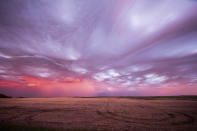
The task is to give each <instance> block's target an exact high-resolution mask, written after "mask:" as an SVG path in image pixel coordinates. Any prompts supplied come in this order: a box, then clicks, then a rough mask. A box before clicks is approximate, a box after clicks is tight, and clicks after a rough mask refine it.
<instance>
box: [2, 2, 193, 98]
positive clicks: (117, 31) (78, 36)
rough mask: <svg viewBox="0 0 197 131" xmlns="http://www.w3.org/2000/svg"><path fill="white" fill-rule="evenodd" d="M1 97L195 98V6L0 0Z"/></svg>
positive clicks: (178, 3) (157, 3)
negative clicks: (166, 96) (2, 94)
mask: <svg viewBox="0 0 197 131" xmlns="http://www.w3.org/2000/svg"><path fill="white" fill-rule="evenodd" d="M0 93H5V94H7V95H11V96H14V97H18V96H25V97H65V96H69V97H70V96H147V95H148V96H158V95H197V2H196V1H195V0H148V1H147V0H137V1H135V0H91V1H88V0H79V1H78V0H58V1H53V0H1V1H0Z"/></svg>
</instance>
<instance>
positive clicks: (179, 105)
mask: <svg viewBox="0 0 197 131" xmlns="http://www.w3.org/2000/svg"><path fill="white" fill-rule="evenodd" d="M195 100H196V99H194V98H192V99H185V100H183V99H182V100H176V99H174V98H173V99H171V98H169V99H167V98H166V99H164V100H160V99H159V98H157V99H151V100H146V99H142V98H140V99H137V98H129V99H128V98H124V99H122V98H2V99H0V130H2V129H4V130H5V129H6V130H8V129H11V130H36V131H37V130H39V131H40V130H44V131H48V130H50V131H53V130H71V131H76V130H81V131H82V130H84V131H90V130H101V131H102V130H103V131H105V130H106V131H108V130H109V131H111V130H114V131H122V130H131V131H132V130H133V131H141V130H142V131H146V130H147V131H151V130H154V131H160V130H161V131H168V130H169V131H176V130H177V131H179V130H180V131H192V130H193V131H195V130H196V129H197V101H195Z"/></svg>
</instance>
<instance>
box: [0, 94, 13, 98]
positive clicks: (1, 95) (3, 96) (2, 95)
mask: <svg viewBox="0 0 197 131" xmlns="http://www.w3.org/2000/svg"><path fill="white" fill-rule="evenodd" d="M0 98H11V97H10V96H6V95H4V94H1V93H0Z"/></svg>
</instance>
